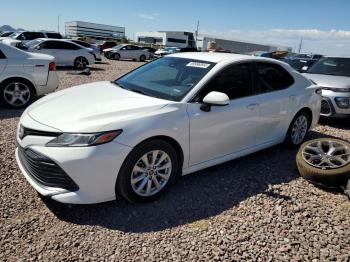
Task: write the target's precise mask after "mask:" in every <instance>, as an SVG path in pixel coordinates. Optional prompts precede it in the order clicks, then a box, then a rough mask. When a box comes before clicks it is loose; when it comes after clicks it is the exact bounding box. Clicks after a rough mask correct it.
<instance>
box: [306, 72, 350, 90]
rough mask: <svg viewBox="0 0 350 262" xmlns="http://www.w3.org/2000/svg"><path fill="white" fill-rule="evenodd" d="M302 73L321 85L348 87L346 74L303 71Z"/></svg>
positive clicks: (349, 81)
mask: <svg viewBox="0 0 350 262" xmlns="http://www.w3.org/2000/svg"><path fill="white" fill-rule="evenodd" d="M303 75H304V76H305V77H307V78H309V79H311V80H312V81H314V82H315V83H316V84H317V85H319V86H322V87H332V88H350V77H347V76H332V75H321V74H308V73H305V74H303Z"/></svg>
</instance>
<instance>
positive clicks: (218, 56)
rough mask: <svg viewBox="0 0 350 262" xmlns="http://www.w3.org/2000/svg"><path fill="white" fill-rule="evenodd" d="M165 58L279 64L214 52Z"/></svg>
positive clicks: (251, 57)
mask: <svg viewBox="0 0 350 262" xmlns="http://www.w3.org/2000/svg"><path fill="white" fill-rule="evenodd" d="M167 56H170V57H180V58H188V59H195V60H202V61H208V62H212V63H219V62H237V61H242V60H255V61H269V62H275V63H280V61H277V60H275V59H271V58H266V57H256V56H250V55H239V54H231V53H215V52H185V53H175V54H171V55H167Z"/></svg>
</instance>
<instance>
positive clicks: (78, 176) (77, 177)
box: [16, 127, 132, 204]
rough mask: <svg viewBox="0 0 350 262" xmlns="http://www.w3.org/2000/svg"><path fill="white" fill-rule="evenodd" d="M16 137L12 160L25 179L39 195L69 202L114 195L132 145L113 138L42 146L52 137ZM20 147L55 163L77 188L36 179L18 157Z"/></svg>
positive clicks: (84, 202)
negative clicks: (84, 143)
mask: <svg viewBox="0 0 350 262" xmlns="http://www.w3.org/2000/svg"><path fill="white" fill-rule="evenodd" d="M28 128H32V127H28ZM16 139H17V146H18V147H17V148H16V160H17V163H18V166H19V168H20V169H21V171H22V173H23V175H24V177H25V178H26V179H27V180H28V182H29V183H30V184H31V185H32V186H33V187H34V189H35V190H36V191H38V192H39V193H40V194H41V195H43V196H47V197H51V198H52V199H54V200H56V201H59V202H62V203H69V204H92V203H99V202H105V201H110V200H113V199H115V198H116V195H115V185H116V181H117V175H118V172H119V169H120V167H121V165H122V164H123V161H124V160H125V158H126V156H127V155H128V154H129V152H130V151H131V149H132V148H131V147H128V146H125V145H121V144H119V143H117V142H115V141H112V142H110V143H107V144H103V145H99V146H91V147H46V146H45V144H46V143H47V142H48V141H50V140H51V139H53V138H52V137H45V136H31V135H28V136H26V137H24V138H23V139H22V140H20V139H19V137H18V135H17V138H16ZM20 148H23V149H30V150H32V151H34V152H37V153H38V154H40V155H42V156H45V157H46V158H47V159H49V160H50V161H52V162H54V163H56V164H57V166H59V167H60V168H61V169H62V170H63V171H64V172H65V173H66V174H67V175H68V176H69V178H70V179H71V180H72V181H74V183H75V184H76V185H77V188H75V189H71V190H70V189H65V188H62V187H55V186H53V187H52V186H47V185H43V183H40V181H38V179H37V177H35V176H34V175H33V174H31V173H30V171H29V170H28V168H26V166H25V163H24V161H23V159H21V158H20V154H19V153H20V152H19V150H20ZM53 174H54V173H52V175H53Z"/></svg>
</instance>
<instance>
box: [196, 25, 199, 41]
mask: <svg viewBox="0 0 350 262" xmlns="http://www.w3.org/2000/svg"><path fill="white" fill-rule="evenodd" d="M198 30H199V21H197V29H196V43H197V38H198Z"/></svg>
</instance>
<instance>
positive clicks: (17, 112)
mask: <svg viewBox="0 0 350 262" xmlns="http://www.w3.org/2000/svg"><path fill="white" fill-rule="evenodd" d="M24 110H25V108H21V109H9V108H4V107H0V120H4V119H10V118H14V117H20V116H21V115H22V113H23V111H24Z"/></svg>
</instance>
